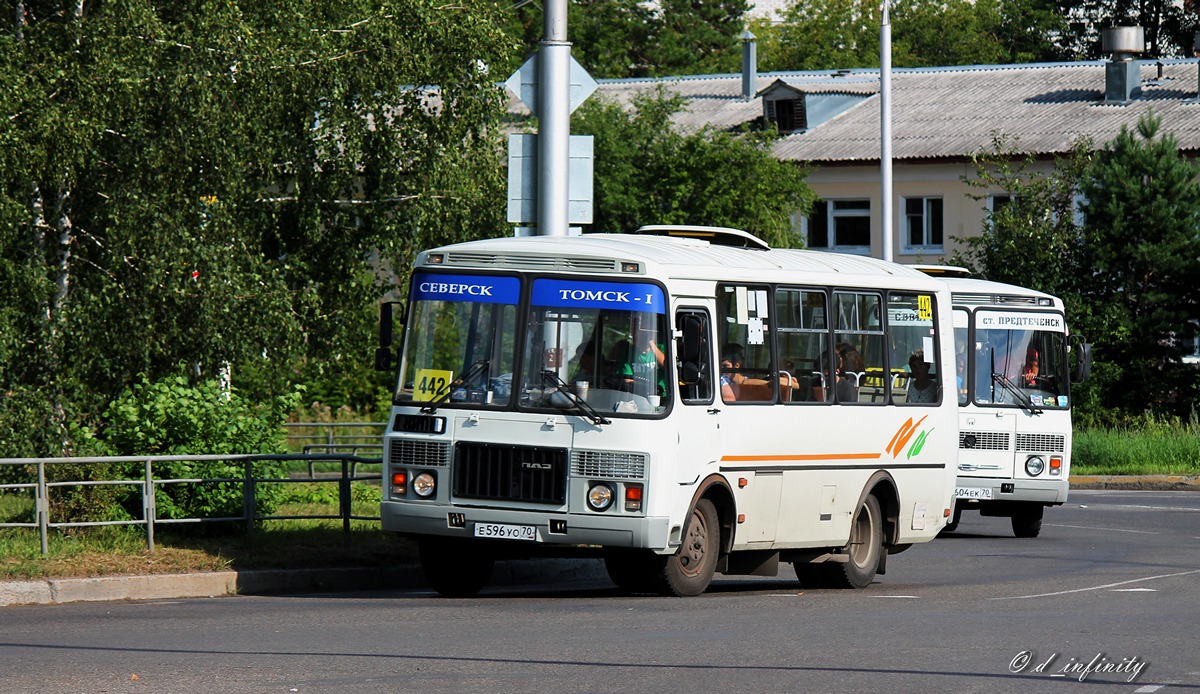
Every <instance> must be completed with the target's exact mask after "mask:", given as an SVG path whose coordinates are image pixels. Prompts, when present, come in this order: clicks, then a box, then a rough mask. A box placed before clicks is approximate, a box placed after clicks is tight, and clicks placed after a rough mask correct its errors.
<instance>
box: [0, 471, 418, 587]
mask: <svg viewBox="0 0 1200 694" xmlns="http://www.w3.org/2000/svg"><path fill="white" fill-rule="evenodd" d="M287 488H288V494H287V499H286V501H285V502H284V504H283V505H282V506H280V508H279V509H278V510H276V511H275V513H274V514H273V515H278V516H302V515H309V516H312V515H337V512H338V510H337V485H336V484H332V483H316V482H312V483H302V484H289V485H287ZM27 497H28V495H14V494H4V495H0V522H31V521H32V520H33V503H32V500H31V499H30V498H27ZM379 500H380V490H379V487H378V486H375V485H370V484H363V483H355V484H354V485H353V486H352V488H351V513H352V515H359V516H378V515H379ZM154 541H155V542H154V544H155V551H154V552H150V551H149V550H148V549H147V543H146V529H145V528H144V527H143V526H140V525H137V526H110V527H94V528H77V529H52V530H51V531H50V533H49V535H48V550H49V552H48V554H47V556H45V557H43V556H42V554H41V541H40V539H39V537H38V532H37V529H36V528H0V580H30V579H45V578H68V577H87V576H114V575H139V574H165V573H186V572H192V571H221V570H227V569H235V570H254V569H290V568H301V567H303V568H326V567H329V568H332V567H338V568H352V567H388V566H396V565H398V564H403V563H407V562H410V561H413V560H414V559H415V558H416V552H415V549H414V546H413V543H411V542H409V541H407V540H401V539H398V538H396V537H395V536H394V535H392V534H391V533H385V532H383V531H382V530H381V529H380V527H379V522H378V521H372V520H352V521H351V522H350V532H349V534H346V533H344V532H343V529H342V521H341V520H340V519H335V520H312V519H292V520H266V521H260V522H259V523H258V524H257V525H256V527H255V528H254V529H253V530H251V531H250V532H248V533H247V532H246V531H245V528H244V525H243V524H242V523H240V522H231V523H213V524H207V525H205V526H202V527H201V526H194V525H187V526H171V525H156V526H155V532H154Z"/></svg>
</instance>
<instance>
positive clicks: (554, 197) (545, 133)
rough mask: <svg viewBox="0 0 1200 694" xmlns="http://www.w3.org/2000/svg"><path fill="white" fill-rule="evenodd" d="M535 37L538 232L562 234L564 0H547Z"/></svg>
mask: <svg viewBox="0 0 1200 694" xmlns="http://www.w3.org/2000/svg"><path fill="white" fill-rule="evenodd" d="M544 8H545V30H544V36H543V38H542V40H541V41H539V42H538V45H539V46H540V48H539V51H538V54H539V59H538V72H539V75H538V88H539V90H540V93H539V94H538V107H539V108H538V114H537V115H538V216H537V234H538V236H566V235H567V234H568V231H569V224H568V205H569V202H570V190H569V186H568V183H569V175H568V167H569V164H570V148H569V146H570V138H571V109H570V89H571V44H570V42H568V41H567V0H546V2H545V4H544Z"/></svg>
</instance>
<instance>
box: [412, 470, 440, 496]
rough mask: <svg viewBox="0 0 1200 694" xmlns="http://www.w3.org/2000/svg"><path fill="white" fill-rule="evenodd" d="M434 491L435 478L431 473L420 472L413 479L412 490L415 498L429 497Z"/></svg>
mask: <svg viewBox="0 0 1200 694" xmlns="http://www.w3.org/2000/svg"><path fill="white" fill-rule="evenodd" d="M436 489H437V478H436V477H434V476H433V473H432V472H422V473H421V474H419V475H417V476H416V477H414V478H413V481H412V490H413V493H415V494H416V495H417V496H420V497H425V498H428V497H431V496H433V492H434V490H436Z"/></svg>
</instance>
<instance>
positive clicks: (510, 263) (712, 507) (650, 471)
mask: <svg viewBox="0 0 1200 694" xmlns="http://www.w3.org/2000/svg"><path fill="white" fill-rule="evenodd" d="M639 231H640V233H638V234H621V235H598V234H596V235H583V236H577V237H568V238H548V237H527V238H506V239H496V240H487V241H475V242H470V243H463V244H457V245H451V246H445V247H442V248H435V249H432V250H428V251H425V252H422V253H420V254H419V255H418V257H417V260H416V264H415V266H414V268H413V274H412V281H411V285H410V289H409V295H408V297H409V298H408V303H407V320H406V329H405V335H404V345H403V350H402V354H401V358H400V363H399V370H398V379H397V384H396V390H395V396H394V401H393V407H392V412H391V417H390V425H389V427H388V430H387V433H386V434H385V470H384V479H385V484H384V499H383V503H382V512H381V515H382V522H383V527H384V529H385V530H387V531H392V532H396V533H400V534H403V535H406V536H409V537H412V538H415V539H416V540H417V542H418V544H419V548H420V553H421V561H422V565H423V567H424V570H425V574H426V577H427V578H428V580H429V583H430V584H431V586H432V587H433V588H435V589H436V590H437V591H439V592H440V593H442V594H443V595H472V594H474V593H475V592H477V591H478V590H480V589H481V588H482V587H483V586H484V585H485V584H486V582H487V580H488V577H489V575H490V572H491V569H492V565H493V562H494V561H495V560H496V559H497V558H499V557H513V556H534V555H539V554H545V553H558V552H566V551H571V552H575V553H578V552H585V553H590V554H592V555H594V556H598V557H603V558H604V560H605V565H606V567H607V569H608V573H609V575H610V577H611V578H612V580H613V581H614V582H615V583H616V584H617V585H618V586H620V587H622V588H625V589H628V590H630V591H635V592H645V591H649V592H655V593H660V594H666V595H695V594H698V593H700V592H703V591H704V590H705V588H706V587H707V586H708V584H709V582H710V580H711V578H712V576H713V574H714V572H722V573H726V574H754V575H775V572H776V571H777V568H778V565H779V563H780V562H790V563H792V564H793V565H794V566H795V569H796V573H797V575H798V576H799V577H800V579H801V580H802V581H803V582H805V583H806V584H809V583H820V584H822V585H825V584H836V585H842V586H849V587H863V586H866V585H868V584H870V583H871V582H872V581H873V580H874V579H875V577H876V575H877V574H882V573H884V572H885V571H886V568H887V559H888V557H889V555H891V554H895V553H897V552H900V551H902V550H904V549H906V548H908V547H909V546H910V545H912V544H914V543H920V542H926V541H928V540H931V539H933V538H934V537H936V536H937V534H938V533H939V531H941V530H942V529H943V528H944V527H945V525H946V523H947V521H948V520H949V517H950V514H951V504H952V492H953V487H954V482H955V470H956V464H957V454H958V441H959V437H958V427H957V421H958V415H957V402H956V401H955V398H954V397H953V393H954V370H953V368H950V365H952V364H953V359H954V353H953V345H954V340H953V339H952V323H951V308H950V293H949V291H947V289H946V286H945V284H943V283H942V282H940V281H938V280H935V279H932V278H930V277H928V276H926V275H924V274H922V273H921V272H919V271H916V270H912V269H910V268H905V267H903V266H901V265H895V264H891V263H885V262H883V261H878V260H873V259H870V258H861V257H853V256H842V255H834V254H826V253H820V252H812V251H800V250H771V249H768V248H767V247H766V245H765V244H763V243H762V242H761V241H759V240H758V239H756V238H754V237H752V236H750V235H749V234H746V233H744V232H741V231H738V230H730V229H719V228H710V227H646V228H643V229H642V230H639ZM852 352H853V353H852ZM386 354H387V352H386V350H385V355H386ZM384 361H386V359H385V360H384ZM913 363H917V364H918V365H919V366H920V368H921V369H922V370H924V371H928V372H929V373H930V375H931V378H932V379H933V382H934V384H935V386H934V389H933V390H934V393H935V394H934V396H933V397H932V398H924V397H922V398H920V399H918V400H914V401H912V402H910V401H909V399H908V397H907V396H908V392H909V389H908V387H907V381H906V379H905V378H904V373H905V370H906V369H907V368H908V367H907V365H909V364H913ZM885 374H886V376H885Z"/></svg>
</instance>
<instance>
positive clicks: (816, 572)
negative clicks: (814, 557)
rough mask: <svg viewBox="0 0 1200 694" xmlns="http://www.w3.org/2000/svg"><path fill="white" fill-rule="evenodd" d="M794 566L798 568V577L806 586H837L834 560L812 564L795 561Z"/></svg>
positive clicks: (802, 584) (801, 583)
mask: <svg viewBox="0 0 1200 694" xmlns="http://www.w3.org/2000/svg"><path fill="white" fill-rule="evenodd" d="M792 568H793V569H795V570H796V578H797V579H798V580H799V581H800V585H801V586H803V587H805V588H836V587H838V585H839V584H838V582H837V580H836V575H835V573H834V572H835V570H836V567H834V566H833V564H832V562H824V563H821V564H812V563H810V562H795V563H793V564H792Z"/></svg>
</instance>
